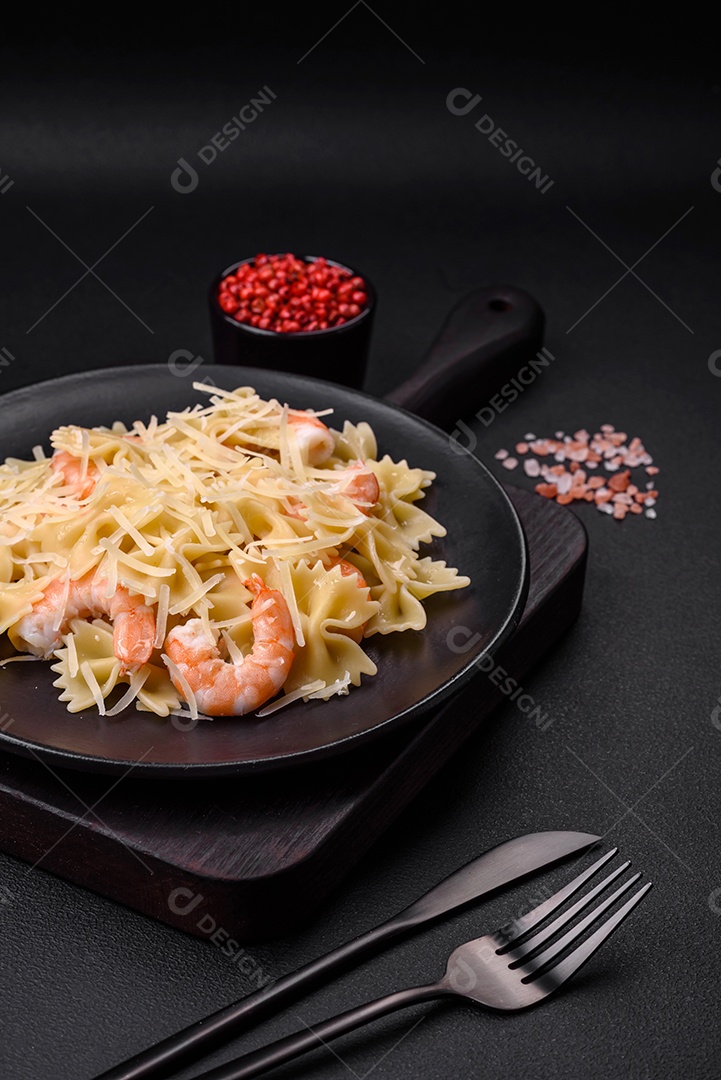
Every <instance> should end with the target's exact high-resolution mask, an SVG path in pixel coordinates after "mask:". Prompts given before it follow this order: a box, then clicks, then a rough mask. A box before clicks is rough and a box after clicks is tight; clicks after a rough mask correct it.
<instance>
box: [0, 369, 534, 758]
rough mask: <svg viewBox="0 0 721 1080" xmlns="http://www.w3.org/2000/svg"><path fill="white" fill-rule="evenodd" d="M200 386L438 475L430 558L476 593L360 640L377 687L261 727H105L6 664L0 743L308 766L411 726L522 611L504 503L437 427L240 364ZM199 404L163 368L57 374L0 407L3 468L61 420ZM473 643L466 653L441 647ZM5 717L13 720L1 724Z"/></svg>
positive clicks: (34, 750)
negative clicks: (348, 433) (352, 433)
mask: <svg viewBox="0 0 721 1080" xmlns="http://www.w3.org/2000/svg"><path fill="white" fill-rule="evenodd" d="M202 375H203V378H207V379H212V380H213V382H214V383H215V384H217V385H218V386H221V387H225V388H227V389H234V388H235V387H237V386H242V385H251V386H254V387H255V388H256V389H257V390H258V392H259V393H260V394H261V395H262V396H264V397H277V398H279V399H280V400H281V401H287V402H288V403H289V404H290V405H291V406H292V407H293V408H301V409H302V408H318V409H322V408H328V407H333V408H334V409H335V413H334V416H333V417H332V418H331V421H330V422H331V424H332V425H333V426H334V427H338V426H341V424H342V421H343V420H351V421H352V422H358V421H360V420H367V421H368V422H369V423H370V424H371V425H372V427H373V428H374V430H375V433H376V436H377V439H378V446H379V454H381V455H382V454H384V453H388V454H390V455H391V456H392V457H393V458H395V459H399V458H407V459H408V461H409V463H410V464H411V465H413V466H420V467H422V468H425V469H432V470H434V471H435V472H436V473H437V474H438V479H437V480H436V482H435V484H434V485H433V487H432V488H431V489H430V492H429V493H428V495H427V497H426V499H425V500H424V503H423V506H424V509H426V510H428V512H429V513H431V514H433V515H434V516H436V517H438V519H439V520H440V521H441V522H442V523H443V524H444V525H445V526H446V528H447V529H448V536H447V537H445V538H444V539H443V540H440V541H436V542H435V543H434V544H433V545H428V546H427V547H426V550H427V551H428V553H432V554H433V555H434V557H436V558H443V559H445V560H446V561H447V562H448V563H450V564H452V565H454V566H457V567H458V568H459V570H460V571H461V573H464V574H468V575H469V576H470V577H471V579H472V585H471V586H470V587H469V588H467V589H463V590H460V591H458V592H452V593H446V594H440V595H438V596H435V597H432V598H431V599H430V600H429V601H427V604H426V608H427V611H428V626H427V627H426V629H425V630H424V631H422V632H414V631H407V632H406V633H403V634H394V635H391V636H389V637H383V636H381V635H376V636H374V637H372V638H370V639H369V640H368V641H367V642H366V647H367V651H368V653H369V654H370V655H371V656H372V658H373V660H374V661H375V663H376V664H377V665H378V674H377V675H376V676H374V677H373V678H367V677H365V676H364V680H363V685H362V686H360V687H354V688H352V689H351V693H350V694H349V695H348V696H347V697H344V698H334V699H332V700H331V701H330V702H321V701H317V702H307V703H303V702H296V703H294V704H293V705H289V706H287V707H286V708H285V709H282V710H281V711H279V712H278V713H276V714H275V715H273V716H270V717H268V718H267V719H265V720H257V719H255V718H254V717H252V716H251V717H244V718H242V719H234V718H216V719H214V720H212V721H203V722H202V723H200V724H198V726H197V727H195V728H194V729H193V730H191V731H181V730H178V728H177V727H175V726H174V725H173V724H171V723H170V721H169V720H167V719H160V718H158V717H154V716H152V715H151V714H146V713H137V712H135V711H134V710H131V711H129V712H127V713H126V714H122V715H120V716H118V717H114V718H111V719H108V718H106V717H101V716H99V715H98V714H97V713H95V712H94V711H92V710H87V711H85V712H82V713H76V714H72V713H69V712H67V711H66V709H65V706H64V705H63V704H62V703H61V702H59V701H58V690H57V689H56V688H55V687H53V685H52V682H53V679H55V678H56V675H55V674H54V673H53V672H52V671H51V670H50V665H49V664H43V663H26V664H9V665H8V666H7V667H5V668H3V669H0V703H1V706H0V716H2V714H4V715H5V720H4V723H1V724H0V728H3V730H2V731H1V732H0V744H1V745H2V746H3V747H4V748H5V749H7V750H12V751H15V752H17V753H19V754H24V755H26V756H32V755H33V754H34V755H36V756H38V757H42V758H43V759H44V760H46V761H48V762H49V763H51V764H52V763H54V764H56V765H60V766H67V767H70V768H78V769H88V770H92V771H96V772H115V773H118V772H123V771H124V770H126V769H128V768H129V767H130V766H131V765H133V764H135V769H134V775H136V776H137V775H141V774H144V775H155V776H207V775H209V774H213V773H215V774H222V773H241V772H250V771H256V770H260V769H273V768H278V767H280V766H285V765H289V764H293V763H296V762H305V761H308V760H309V759H316V758H319V757H323V756H327V755H330V754H335V753H338V752H341V751H344V750H348V749H351V748H353V747H355V746H361V745H362V744H364V743H367V742H368V741H369V740H370V739H373V738H376V737H378V736H380V735H381V734H383V733H384V732H387V731H390V730H393V729H396V728H397V727H398V726H399V725H401V724H405V723H408V722H409V721H411V720H413V719H417V718H418V717H419V716H420V715H422V714H423V713H424V712H426V711H427V710H428V709H429V708H431V707H433V706H437V705H438V704H439V703H440V702H441V701H442V700H443V699H445V698H446V697H448V696H449V695H450V694H451V693H453V692H454V691H455V690H457V689H459V688H460V687H461V686H462V685H463V684H464V683H465V682H466V681H467V680H468V679H469V678H471V676H472V675H473V674H474V670H475V668H474V665H475V662H476V661H477V660H478V658H479V657H480V656H481V655H482V654H483V653H485V652H487V651H491V652H492V651H493V650H494V649H495V648H496V647H497V646H498V644H499V643H500V641H501V640H502V639H503V638H505V636H506V635H507V634H508V633H509V632H510V631H511V630H512V629H513V627H514V626H515V625H516V622H517V619H518V617H519V616H520V611H521V608H522V603H523V600H524V599H525V592H526V585H527V581H526V579H527V559H526V551H525V543H524V538H523V532H522V529H521V526H520V523H519V521H518V518H517V516H516V513H515V511H514V509H513V507H512V506H511V503H510V501H509V500H508V498H507V496H506V495H505V493H504V491H503V489H502V488H501V487H500V485H499V484H498V483H497V481H496V480H495V479H494V478H493V477H492V476H491V474H490V473H489V472H488V470H487V469H486V468H485V467H484V466H483V465H482V464H481V463H480V462H479V461H477V460H476V459H475V458H474V457H472V456H471V455H470V454H466V453H460V454H459V452H458V450H457V448H454V447H452V445H451V443H450V440H449V437H448V436H447V435H445V434H444V433H443V432H442V431H440V430H439V429H438V428H435V427H433V426H432V425H431V424H429V423H427V422H426V421H424V420H420V419H418V418H417V417H415V416H412V415H411V414H410V413H407V412H404V411H403V410H402V409H399V408H397V407H396V406H392V405H389V404H387V403H385V402H383V401H379V400H377V399H375V398H372V397H369V396H367V395H366V394H362V393H359V392H358V391H355V390H348V389H347V388H345V387H341V386H336V385H333V384H331V383H326V382H321V381H319V380H316V379H311V378H306V377H302V376H298V375H288V374H279V373H278V372H270V371H265V372H263V371H259V370H257V369H254V370H250V369H247V368H228V367H217V366H216V367H205V366H204V367H203V370H202ZM201 400H203V401H207V398H206V397H205V396H204V395H203V394H200V393H198V392H197V391H195V390H193V388H192V377H191V378H187V379H184V378H179V377H176V376H174V375H173V374H172V373H171V372H170V371H169V370H168V369H167V367H165V366H164V365H157V366H156V365H153V366H142V367H130V368H110V369H106V370H103V371H95V372H83V373H82V374H79V375H71V376H68V377H66V378H62V379H54V380H52V381H49V382H45V383H40V384H39V385H37V386H33V387H27V388H25V389H21V390H16V391H14V392H13V393H10V394H7V395H5V396H4V397H2V398H0V460H4V459H5V458H6V457H8V456H15V457H30V456H31V450H32V447H33V446H34V445H35V444H38V443H40V444H42V445H43V446H45V447H46V449H48V448H49V441H48V437H49V434H50V432H51V431H52V429H53V428H55V427H57V426H58V425H60V424H81V425H84V426H87V427H91V426H94V425H97V424H110V423H111V422H112V421H113V420H116V419H120V420H123V421H124V422H125V423H131V422H132V421H133V420H135V419H143V420H146V419H147V418H148V417H149V416H150V415H151V413H156V414H157V415H158V416H159V417H161V418H162V417H163V416H164V414H165V413H166V412H167V411H168V410H169V409H183V408H185V407H186V406H188V405H193V404H195V403H196V402H197V401H201ZM458 627H464V628H467V633H466V630H458V631H456V633H455V636H454V637H453V638H452V640H453V641H454V642H456V643H460V642H461V641H463V640H465V638H468V639H470V640H474V639H473V636H474V635H478V637H477V639H475V641H474V643H473V645H472V647H471V648H470V649H468V650H467V651H463V652H459V651H457V650H454V649H452V648H451V647H449V644H448V641H449V635H451V634H452V633H453V631H454V628H458ZM9 720H11V722H9Z"/></svg>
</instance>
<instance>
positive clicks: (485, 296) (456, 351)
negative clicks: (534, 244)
mask: <svg viewBox="0 0 721 1080" xmlns="http://www.w3.org/2000/svg"><path fill="white" fill-rule="evenodd" d="M544 324H545V317H544V314H543V310H542V309H541V307H540V305H539V304H538V303H537V301H536V300H534V299H533V297H532V296H531V295H530V294H529V293H527V292H524V291H523V290H522V289H516V288H514V287H513V286H511V285H489V286H486V287H485V288H482V289H475V290H474V291H473V292H471V293H468V295H467V296H464V297H463V299H462V300H460V301H459V302H458V303H457V304H456V306H455V307H454V308H453V309H452V310H451V312H450V314H449V315H448V318H447V319H446V321H445V322H444V324H443V326H442V327H441V329H440V331H439V333H438V335H437V337H436V339H435V341H434V342H433V344H432V345H431V347H430V349H429V350H428V352H427V353H426V356H425V358H424V360H423V363H422V364H421V366H420V367H419V368H418V370H417V371H415V372H414V374H413V375H411V377H410V378H409V379H407V380H406V381H405V382H403V383H401V384H400V386H397V387H396V389H395V390H392V391H391V392H390V393H389V394H387V395H386V399H385V400H386V401H390V402H392V403H393V404H395V405H401V406H402V407H403V408H404V409H407V410H408V411H409V412H412V413H415V414H416V415H417V416H422V417H425V419H426V420H430V421H432V422H433V423H434V424H437V425H438V426H439V427H442V428H446V429H448V428H451V427H453V426H454V424H455V422H456V421H457V420H458V419H459V418H462V417H464V416H467V415H468V413H469V411H470V406H471V405H472V404H474V403H479V402H480V403H481V404H486V403H487V402H488V401H489V399H490V398H491V397H492V396H493V395H494V394H495V393H497V392H498V390H500V388H501V386H502V385H503V384H504V383H506V382H508V381H509V380H510V379H511V378H513V376H514V375H517V374H518V371H519V369H520V368H521V367H522V366H523V364H524V363H525V362H526V361H527V360H528V358H529V357H530V356H532V355H533V354H534V353H536V352H538V350H539V349H540V348H541V345H542V342H543V328H544Z"/></svg>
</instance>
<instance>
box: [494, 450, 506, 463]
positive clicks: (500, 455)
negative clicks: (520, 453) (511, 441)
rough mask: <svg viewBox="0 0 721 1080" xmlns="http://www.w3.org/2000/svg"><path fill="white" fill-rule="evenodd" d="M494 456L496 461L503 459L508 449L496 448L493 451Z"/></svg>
mask: <svg viewBox="0 0 721 1080" xmlns="http://www.w3.org/2000/svg"><path fill="white" fill-rule="evenodd" d="M494 456H495V458H496V461H503V459H504V458H507V457H508V451H507V450H496V453H495V455H494Z"/></svg>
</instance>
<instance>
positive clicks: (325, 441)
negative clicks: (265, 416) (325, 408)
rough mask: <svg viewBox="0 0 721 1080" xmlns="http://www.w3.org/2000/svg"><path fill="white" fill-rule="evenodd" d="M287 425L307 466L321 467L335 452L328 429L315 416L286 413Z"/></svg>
mask: <svg viewBox="0 0 721 1080" xmlns="http://www.w3.org/2000/svg"><path fill="white" fill-rule="evenodd" d="M288 423H289V424H290V425H291V426H292V428H293V431H294V433H295V438H296V442H297V443H298V446H299V448H300V452H301V454H302V455H303V457H304V458H305V460H306V461H307V462H308V464H309V465H314V466H315V465H322V464H323V462H324V461H327V460H328V458H329V457H330V456H331V454H332V453H333V451H334V450H335V440H334V438H333V436H332V435H331V433H330V429H329V428H327V427H326V426H325V424H324V423H322V421H320V420H319V419H318V417H317V416H311V414H310V413H305V412H298V411H297V410H296V411H293V412H289V413H288Z"/></svg>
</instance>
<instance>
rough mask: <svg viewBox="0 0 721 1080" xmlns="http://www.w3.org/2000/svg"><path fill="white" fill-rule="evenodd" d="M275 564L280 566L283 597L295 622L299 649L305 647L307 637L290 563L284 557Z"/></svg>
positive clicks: (294, 627) (275, 560)
mask: <svg viewBox="0 0 721 1080" xmlns="http://www.w3.org/2000/svg"><path fill="white" fill-rule="evenodd" d="M274 562H275V565H276V567H277V568H278V575H279V577H280V587H281V592H282V593H283V599H284V600H285V602H286V604H287V605H288V611H289V612H290V618H291V622H292V623H293V631H294V633H295V640H296V643H297V645H298V648H299V649H302V648H304V647H305V638H304V636H303V623H302V622H301V618H300V611H299V610H298V601H297V600H296V596H295V589H294V588H293V579H292V578H291V576H290V565H289V564H288V563H287V562H283V560H282V559H274Z"/></svg>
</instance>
